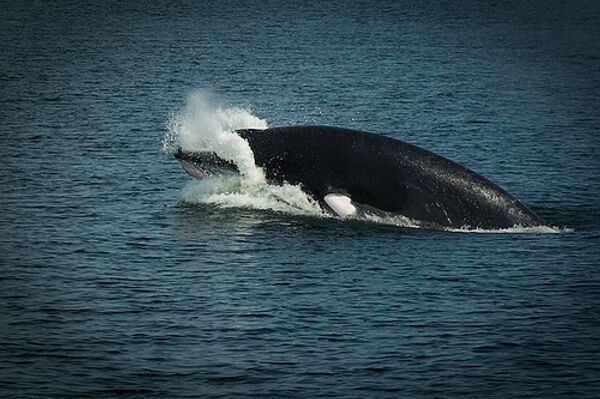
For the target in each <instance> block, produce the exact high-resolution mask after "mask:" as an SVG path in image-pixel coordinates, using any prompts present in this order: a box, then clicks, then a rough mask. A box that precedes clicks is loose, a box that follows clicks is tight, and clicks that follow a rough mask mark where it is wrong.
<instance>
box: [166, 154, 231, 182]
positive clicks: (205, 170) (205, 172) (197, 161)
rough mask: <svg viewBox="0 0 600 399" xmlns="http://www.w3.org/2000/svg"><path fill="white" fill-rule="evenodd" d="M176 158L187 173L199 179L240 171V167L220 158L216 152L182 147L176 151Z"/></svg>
mask: <svg viewBox="0 0 600 399" xmlns="http://www.w3.org/2000/svg"><path fill="white" fill-rule="evenodd" d="M175 158H176V159H177V160H178V161H179V162H180V163H181V167H182V168H183V170H185V171H186V172H187V174H189V175H190V176H192V177H194V178H196V179H198V180H202V179H205V178H207V177H209V176H215V175H217V176H221V175H234V174H238V173H239V169H238V167H237V166H236V165H235V164H234V163H233V162H231V161H228V160H225V159H223V158H220V157H219V156H218V155H217V154H215V153H214V152H189V151H183V150H182V149H181V148H180V149H179V150H178V151H177V152H176V153H175Z"/></svg>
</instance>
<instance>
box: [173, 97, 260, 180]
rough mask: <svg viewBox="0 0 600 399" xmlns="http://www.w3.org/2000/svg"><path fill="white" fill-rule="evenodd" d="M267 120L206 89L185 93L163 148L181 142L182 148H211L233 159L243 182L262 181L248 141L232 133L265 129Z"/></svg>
mask: <svg viewBox="0 0 600 399" xmlns="http://www.w3.org/2000/svg"><path fill="white" fill-rule="evenodd" d="M267 127H268V126H267V122H266V121H265V120H263V119H260V118H257V117H256V116H254V115H252V114H251V113H250V112H249V111H247V110H245V109H242V108H236V107H231V108H226V107H224V106H223V105H221V104H220V103H219V102H217V101H216V100H215V98H214V97H213V96H211V95H210V94H209V93H207V92H205V91H197V92H195V93H193V94H191V95H190V96H189V97H188V101H187V104H186V106H185V108H184V109H183V110H182V111H181V112H179V113H177V114H175V115H174V116H173V117H172V118H171V120H170V122H169V124H168V128H169V129H168V130H169V132H168V133H167V136H166V137H165V140H164V142H163V149H164V150H165V151H172V149H173V148H174V147H175V146H180V147H181V148H182V149H183V150H184V151H191V152H203V151H210V152H214V153H216V154H217V155H218V156H219V157H221V158H223V159H226V160H228V161H231V162H234V163H235V164H236V165H237V166H238V168H239V170H240V173H241V174H242V175H244V176H245V177H246V179H245V180H244V183H246V184H250V185H252V184H264V182H265V177H264V173H263V171H262V169H260V168H258V167H257V166H256V165H255V163H254V154H253V153H252V150H251V149H250V146H249V145H248V143H247V142H246V141H245V140H244V139H243V138H241V137H240V136H239V135H237V134H236V133H235V131H236V130H238V129H245V128H252V129H266V128H267Z"/></svg>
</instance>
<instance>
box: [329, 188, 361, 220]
mask: <svg viewBox="0 0 600 399" xmlns="http://www.w3.org/2000/svg"><path fill="white" fill-rule="evenodd" d="M323 199H324V201H325V203H326V204H327V206H329V208H331V210H332V211H334V212H335V213H336V214H337V215H338V216H340V217H343V218H345V217H348V216H354V215H356V212H357V209H356V206H354V204H352V199H351V198H350V197H348V196H347V195H343V194H336V193H331V194H327V195H326V196H325V198H323Z"/></svg>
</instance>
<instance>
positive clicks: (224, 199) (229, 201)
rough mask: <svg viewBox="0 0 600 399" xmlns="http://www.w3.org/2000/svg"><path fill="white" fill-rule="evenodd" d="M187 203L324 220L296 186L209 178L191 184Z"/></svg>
mask: <svg viewBox="0 0 600 399" xmlns="http://www.w3.org/2000/svg"><path fill="white" fill-rule="evenodd" d="M182 199H183V200H184V201H185V202H187V203H192V204H194V203H196V204H211V205H215V206H218V207H222V208H248V209H258V210H269V211H275V212H281V213H286V214H290V215H298V216H300V215H302V216H315V217H327V214H326V213H325V212H323V210H322V209H321V207H320V206H319V204H318V203H317V202H316V201H315V200H314V199H312V198H311V197H310V196H308V195H307V194H306V193H304V191H302V189H301V188H300V187H298V186H293V185H290V184H284V185H282V186H274V185H270V184H267V183H264V184H248V182H247V181H246V180H245V178H244V177H243V176H229V177H210V178H208V179H204V180H202V181H191V182H190V183H189V184H188V185H187V186H186V187H185V189H184V190H183V193H182Z"/></svg>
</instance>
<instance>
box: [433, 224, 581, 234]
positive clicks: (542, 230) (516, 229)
mask: <svg viewBox="0 0 600 399" xmlns="http://www.w3.org/2000/svg"><path fill="white" fill-rule="evenodd" d="M444 230H446V231H450V232H453V233H492V234H561V233H572V232H573V231H574V230H573V229H572V228H569V227H557V226H532V227H522V226H513V227H508V228H505V229H480V228H476V229H474V228H471V227H461V228H445V229H444Z"/></svg>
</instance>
